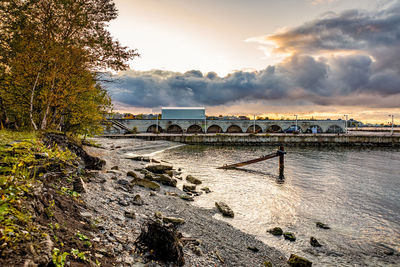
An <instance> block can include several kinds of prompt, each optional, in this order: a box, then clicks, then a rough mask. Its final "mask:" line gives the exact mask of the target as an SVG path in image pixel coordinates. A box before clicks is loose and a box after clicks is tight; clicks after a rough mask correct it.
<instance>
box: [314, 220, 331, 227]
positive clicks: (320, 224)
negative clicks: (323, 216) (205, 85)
mask: <svg viewBox="0 0 400 267" xmlns="http://www.w3.org/2000/svg"><path fill="white" fill-rule="evenodd" d="M315 225H316V226H317V227H319V228H322V229H331V228H330V227H329V226H328V225H327V224H324V223H322V222H316V223H315Z"/></svg>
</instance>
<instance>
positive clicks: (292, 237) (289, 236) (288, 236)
mask: <svg viewBox="0 0 400 267" xmlns="http://www.w3.org/2000/svg"><path fill="white" fill-rule="evenodd" d="M283 237H284V238H285V239H287V240H289V241H292V242H294V241H296V236H295V235H294V234H293V233H290V232H285V233H283Z"/></svg>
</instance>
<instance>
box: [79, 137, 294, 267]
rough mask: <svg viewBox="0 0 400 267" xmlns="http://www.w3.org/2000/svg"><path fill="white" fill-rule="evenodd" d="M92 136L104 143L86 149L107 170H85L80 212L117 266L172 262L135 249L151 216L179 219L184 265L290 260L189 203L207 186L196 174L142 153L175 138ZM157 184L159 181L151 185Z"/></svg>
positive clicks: (166, 220) (281, 262)
mask: <svg viewBox="0 0 400 267" xmlns="http://www.w3.org/2000/svg"><path fill="white" fill-rule="evenodd" d="M92 141H93V142H95V143H97V144H100V147H86V148H85V149H86V150H87V151H88V152H89V154H91V155H93V156H97V157H99V158H101V159H104V160H105V161H106V165H105V167H104V168H103V170H98V171H94V170H92V171H90V173H89V175H87V177H86V181H85V182H84V187H85V193H82V195H81V197H82V200H83V201H84V203H85V208H84V209H82V210H81V215H82V216H83V217H85V218H87V219H88V220H91V221H92V222H93V223H94V224H96V226H97V228H98V229H99V232H98V233H97V234H96V235H95V236H93V239H94V240H96V241H97V242H99V244H101V245H102V246H103V249H104V250H105V251H107V253H108V255H112V256H114V257H115V258H116V262H117V264H118V265H117V266H171V265H172V266H173V265H174V264H173V263H166V262H161V261H157V260H156V261H150V260H149V259H150V258H151V257H149V256H151V255H149V254H151V253H150V252H143V251H142V252H138V251H137V250H135V240H136V239H137V238H138V237H139V235H140V234H141V231H142V228H143V225H144V224H145V223H146V222H148V221H149V220H163V221H164V224H168V223H172V224H175V225H177V226H176V227H175V228H176V229H177V231H178V232H179V233H181V235H182V236H181V243H182V245H183V254H184V261H185V266H271V265H270V264H272V266H287V260H288V259H286V258H285V257H284V256H283V254H281V253H280V252H279V251H277V250H276V249H274V248H271V247H269V246H267V245H266V244H264V243H262V242H261V241H259V240H257V239H255V238H254V237H253V236H251V235H248V234H245V233H243V232H241V231H239V230H237V229H235V228H233V227H232V226H231V225H229V224H227V223H226V222H223V221H219V220H216V219H214V218H213V215H214V214H215V213H216V212H219V211H218V209H217V208H214V209H212V210H207V209H202V208H199V207H195V206H193V205H191V204H190V200H192V198H193V197H196V195H197V194H201V193H202V192H204V193H205V192H206V191H207V192H208V190H209V189H208V188H206V186H207V185H202V184H200V185H196V183H199V182H198V181H196V180H193V179H192V178H195V177H192V178H191V177H189V179H188V181H186V179H185V178H186V177H181V174H180V172H179V166H173V167H172V166H171V167H172V168H171V170H169V168H167V169H165V170H162V168H161V169H160V170H157V169H151V168H149V167H148V166H149V165H152V166H154V165H160V166H161V165H167V166H168V163H167V162H161V163H158V162H151V161H152V159H151V158H149V157H141V156H140V155H143V154H149V153H152V152H155V151H158V150H161V149H164V148H167V147H171V146H174V145H175V144H174V143H170V142H167V141H153V142H149V141H144V140H137V139H117V140H116V139H114V140H110V139H101V138H97V139H93V140H92ZM129 153H131V154H129ZM132 153H133V154H138V155H139V156H138V155H133V154H132ZM146 167H147V169H146ZM151 180H152V181H151ZM177 180H183V182H184V184H185V185H186V186H185V191H186V192H184V191H183V190H181V189H180V188H177V187H176V184H177ZM149 182H150V183H149ZM154 184H157V185H160V187H159V188H158V187H157V186H156V187H153V185H154ZM181 184H182V183H181V182H180V183H179V186H178V187H181ZM195 188H196V189H195ZM201 188H203V190H200V189H201Z"/></svg>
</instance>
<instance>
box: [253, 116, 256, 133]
mask: <svg viewBox="0 0 400 267" xmlns="http://www.w3.org/2000/svg"><path fill="white" fill-rule="evenodd" d="M253 133H256V115H253Z"/></svg>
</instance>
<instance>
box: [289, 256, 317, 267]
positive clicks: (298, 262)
mask: <svg viewBox="0 0 400 267" xmlns="http://www.w3.org/2000/svg"><path fill="white" fill-rule="evenodd" d="M287 263H288V264H289V265H290V266H292V267H311V266H312V262H311V261H309V260H307V259H305V258H303V257H299V256H297V255H295V254H291V255H290V258H289V260H288V261H287Z"/></svg>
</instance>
